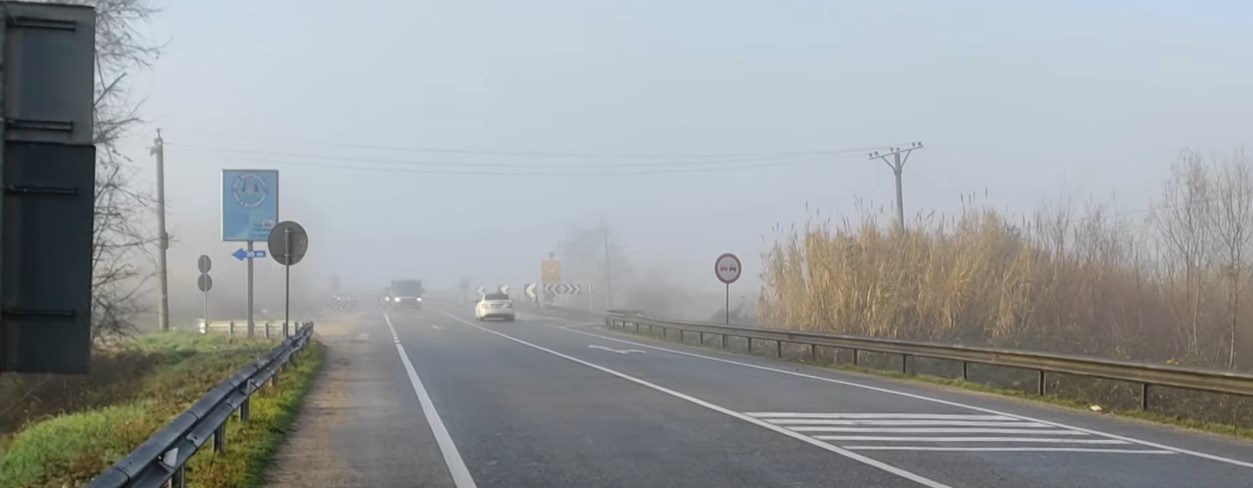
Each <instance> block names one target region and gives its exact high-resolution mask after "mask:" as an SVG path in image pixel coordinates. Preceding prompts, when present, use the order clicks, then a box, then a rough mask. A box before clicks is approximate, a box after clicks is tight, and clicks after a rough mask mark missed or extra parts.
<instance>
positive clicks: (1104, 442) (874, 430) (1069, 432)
mask: <svg viewBox="0 0 1253 488" xmlns="http://www.w3.org/2000/svg"><path fill="white" fill-rule="evenodd" d="M744 414H745V415H748V416H751V417H754V418H757V419H760V420H763V421H766V422H768V423H770V424H773V425H777V426H779V427H783V428H785V429H788V430H791V431H793V432H797V433H801V434H803V435H807V436H810V437H812V438H814V439H818V440H821V441H824V442H830V443H832V444H833V445H836V446H839V447H841V448H844V449H850V450H864V451H936V452H1085V453H1110V454H1175V453H1174V452H1172V451H1166V450H1160V449H1150V448H1147V447H1143V448H1141V447H1139V446H1136V445H1135V444H1134V443H1132V442H1129V441H1126V440H1122V439H1117V438H1114V437H1110V436H1104V435H1099V434H1094V433H1090V432H1085V431H1082V430H1078V429H1072V428H1068V427H1060V426H1056V425H1051V424H1046V423H1043V422H1036V421H1031V420H1024V419H1019V418H1016V417H1012V416H1009V415H983V414H952V413H916V412H896V413H892V412H882V413H877V412H870V413H868V412H745V413H744ZM1103 446H1109V447H1103Z"/></svg>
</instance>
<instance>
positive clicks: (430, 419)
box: [383, 313, 477, 488]
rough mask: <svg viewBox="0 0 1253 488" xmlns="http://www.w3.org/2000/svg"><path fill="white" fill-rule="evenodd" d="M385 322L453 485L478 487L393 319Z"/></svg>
mask: <svg viewBox="0 0 1253 488" xmlns="http://www.w3.org/2000/svg"><path fill="white" fill-rule="evenodd" d="M383 320H384V321H386V322H387V328H388V330H391V332H392V340H393V341H395V343H396V352H398V353H400V362H401V363H403V364H404V366H405V372H406V373H408V374H409V383H411V384H413V393H414V394H416V395H417V396H418V403H420V404H421V405H422V415H423V416H425V417H426V423H427V424H429V425H430V426H431V433H432V434H434V435H435V443H436V445H438V446H439V452H440V454H443V455H444V464H447V465H448V472H449V474H451V475H452V481H453V484H455V485H456V486H457V488H476V486H477V485H475V484H474V478H473V477H471V476H470V470H469V469H466V463H465V461H463V460H462V459H461V453H460V452H457V445H456V444H455V443H453V441H452V436H451V435H449V434H448V428H447V427H444V421H443V420H440V418H439V412H437V411H436V410H435V404H434V403H433V402H431V395H430V394H428V393H427V392H426V387H425V386H422V378H419V377H418V371H417V370H416V369H414V368H413V363H412V362H410V361H409V354H408V353H406V352H405V346H403V345H401V344H400V336H398V335H396V328H395V327H392V318H391V317H389V316H387V314H386V313H384V314H383Z"/></svg>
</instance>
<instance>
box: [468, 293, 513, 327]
mask: <svg viewBox="0 0 1253 488" xmlns="http://www.w3.org/2000/svg"><path fill="white" fill-rule="evenodd" d="M474 318H475V319H477V320H487V319H503V320H508V321H510V322H512V321H513V319H514V314H513V300H511V299H509V295H506V294H504V293H488V294H486V295H483V298H482V299H481V300H479V303H478V305H475V306H474Z"/></svg>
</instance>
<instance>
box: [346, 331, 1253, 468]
mask: <svg viewBox="0 0 1253 488" xmlns="http://www.w3.org/2000/svg"><path fill="white" fill-rule="evenodd" d="M390 322H391V325H390V327H389V326H388V325H387V324H386V321H378V322H373V323H372V324H373V325H371V327H372V328H371V330H372V333H371V334H372V335H373V334H377V335H378V336H382V337H383V338H384V340H391V342H393V343H394V344H392V345H393V347H394V349H393V350H391V351H386V350H385V348H380V347H374V348H371V349H370V351H369V354H371V355H377V356H378V357H376V358H374V359H373V360H374V361H377V362H380V363H386V364H387V365H389V372H388V373H387V376H388V377H389V378H393V379H394V378H396V377H405V376H408V379H409V381H408V383H409V384H408V385H405V386H407V387H408V388H404V387H402V386H400V385H398V384H397V382H394V381H393V382H389V383H387V385H388V387H389V388H393V390H389V391H387V392H375V394H385V395H387V396H388V398H401V397H403V398H405V401H407V402H408V403H409V405H408V406H407V407H406V409H405V412H406V413H407V414H408V415H410V417H408V418H407V419H404V420H407V422H408V424H405V423H404V421H403V420H402V421H401V422H399V423H396V424H395V429H397V431H399V430H401V429H403V430H404V431H405V432H407V435H406V436H405V437H406V438H407V439H408V442H409V443H410V444H412V446H411V447H407V448H405V449H402V452H406V453H425V455H423V456H422V457H421V462H415V464H414V465H410V466H405V467H403V469H404V470H405V472H406V473H410V474H412V473H414V472H415V469H413V468H414V466H415V465H420V468H419V469H417V470H416V471H417V472H419V473H420V474H418V475H417V476H416V477H413V478H409V479H407V481H406V482H403V483H401V484H395V483H396V482H395V481H394V480H396V479H397V478H392V480H393V482H392V483H387V484H377V485H374V486H458V487H465V486H537V487H540V486H543V487H548V486H552V487H557V486H660V487H665V486H676V487H677V486H931V487H943V486H953V487H993V486H1007V485H1016V486H1023V487H1037V486H1040V487H1063V486H1081V485H1095V486H1113V487H1133V486H1134V487H1141V486H1206V487H1211V486H1213V487H1226V486H1232V487H1236V486H1253V446H1250V445H1249V444H1247V443H1243V442H1237V441H1233V440H1229V439H1225V438H1219V437H1214V436H1208V435H1201V434H1196V433H1191V432H1185V431H1180V430H1177V429H1171V428H1166V427H1161V426H1156V425H1151V424H1145V423H1141V422H1132V421H1125V420H1120V419H1116V418H1111V417H1108V416H1098V415H1094V414H1091V415H1090V414H1086V413H1084V412H1076V411H1071V410H1065V409H1060V408H1054V407H1050V406H1045V405H1037V404H1031V403H1028V402H1022V401H1018V400H1014V399H1005V398H1000V397H994V396H988V395H981V394H973V393H967V392H961V391H954V390H948V389H940V388H936V387H931V386H928V385H921V384H911V383H908V382H900V381H894V380H888V379H883V378H877V377H870V376H865V375H857V374H850V373H845V372H839V371H831V370H825V369H821V368H811V367H805V366H800V365H795V364H790V363H781V362H774V361H770V360H766V359H762V358H752V357H746V356H742V355H734V354H724V353H719V352H712V351H708V350H703V349H694V348H686V347H684V346H681V345H675V344H671V343H660V342H652V341H649V340H646V339H640V338H638V337H635V336H630V335H617V334H614V333H611V332H607V331H604V330H602V329H600V328H598V327H594V326H591V325H589V324H578V323H573V322H569V321H566V320H560V319H551V318H545V317H530V316H522V317H520V320H519V321H518V322H513V323H508V322H488V323H478V322H475V321H473V319H472V314H471V312H470V311H469V310H466V309H465V308H464V307H448V308H439V309H435V310H428V311H427V312H425V313H423V314H421V315H420V316H405V317H391V320H390ZM393 330H394V334H395V335H394V337H392V336H391V334H392V331H393ZM389 354H390V358H384V356H387V355H389ZM402 355H403V356H402ZM402 357H403V359H402ZM406 362H408V366H406V365H405V363H406ZM408 367H411V368H412V375H410V374H408V372H406V371H405V370H406V368H408ZM418 384H420V385H421V387H420V388H415V385H418ZM394 388H402V389H407V390H408V391H397V390H394ZM418 390H420V391H422V392H423V393H417V391H418ZM422 397H427V399H428V400H429V401H420V400H419V399H420V398H422ZM424 407H425V408H424ZM432 414H434V416H435V417H437V419H433V418H432ZM358 418H367V417H364V416H358ZM389 420H391V421H392V422H393V423H395V422H396V421H397V419H395V418H391V419H389ZM387 428H389V427H382V428H381V429H384V430H385V429H387ZM441 431H443V432H446V435H445V436H444V438H443V439H442V440H441V439H440V437H441V435H440V432H441ZM373 435H384V434H383V431H382V430H375V431H373V433H371V434H363V435H358V436H354V437H353V438H352V439H353V440H352V441H353V442H356V443H358V444H359V447H360V448H362V449H365V450H369V449H370V446H369V445H368V444H369V443H370V442H371V436H373ZM346 448H349V449H350V448H351V447H350V446H347V445H346ZM432 451H434V452H439V453H440V454H441V455H442V458H443V461H444V462H443V463H438V464H442V465H441V466H434V467H433V466H432V463H431V461H430V460H431V455H430V453H431V452H432ZM449 451H453V453H454V454H455V455H454V456H452V458H450V456H449ZM1204 456H1208V457H1204ZM404 457H405V455H404V454H402V455H401V456H392V457H390V458H388V459H389V461H391V462H395V461H397V460H400V461H402V462H403V459H404ZM398 458H399V459H398ZM415 461H416V460H415ZM378 464H381V463H376V464H375V465H374V466H375V467H378ZM462 466H463V467H464V468H463V469H464V471H462ZM459 471H460V472H461V473H462V474H461V475H460V476H459V475H458V474H457V473H458V472H459Z"/></svg>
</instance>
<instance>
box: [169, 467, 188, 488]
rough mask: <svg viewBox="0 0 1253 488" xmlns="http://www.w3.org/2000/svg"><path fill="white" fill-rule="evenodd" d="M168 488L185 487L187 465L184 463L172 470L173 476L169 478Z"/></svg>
mask: <svg viewBox="0 0 1253 488" xmlns="http://www.w3.org/2000/svg"><path fill="white" fill-rule="evenodd" d="M170 488H187V467H186V466H185V465H184V466H183V467H180V468H178V469H176V470H174V476H173V477H171V478H170Z"/></svg>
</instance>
